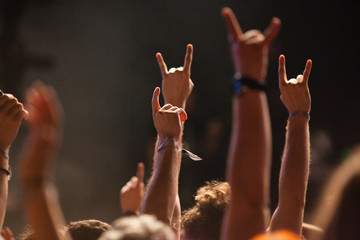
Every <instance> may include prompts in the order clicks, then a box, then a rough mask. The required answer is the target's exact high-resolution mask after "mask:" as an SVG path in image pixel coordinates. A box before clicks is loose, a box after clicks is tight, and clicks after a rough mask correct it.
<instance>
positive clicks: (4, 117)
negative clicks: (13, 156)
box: [0, 92, 27, 154]
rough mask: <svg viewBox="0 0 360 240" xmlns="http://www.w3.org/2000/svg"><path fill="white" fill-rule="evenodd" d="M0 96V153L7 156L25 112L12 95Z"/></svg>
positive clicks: (25, 114)
mask: <svg viewBox="0 0 360 240" xmlns="http://www.w3.org/2000/svg"><path fill="white" fill-rule="evenodd" d="M0 95H1V96H0V151H2V152H5V154H8V152H9V149H10V146H11V144H12V142H13V141H14V139H15V137H16V135H17V133H18V131H19V127H20V124H21V122H22V120H23V119H24V118H25V117H26V116H27V111H26V110H25V109H24V106H23V105H22V104H21V103H20V102H19V101H18V100H17V99H16V98H15V97H14V96H13V95H11V94H2V92H1V94H0Z"/></svg>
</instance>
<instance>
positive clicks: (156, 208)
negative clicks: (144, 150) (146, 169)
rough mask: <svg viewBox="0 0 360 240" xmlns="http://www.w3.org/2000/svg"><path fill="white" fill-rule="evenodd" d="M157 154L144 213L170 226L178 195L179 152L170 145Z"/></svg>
mask: <svg viewBox="0 0 360 240" xmlns="http://www.w3.org/2000/svg"><path fill="white" fill-rule="evenodd" d="M155 152H156V155H155V156H156V159H154V160H155V161H154V169H153V175H152V177H151V179H150V182H149V184H148V187H147V190H146V193H145V197H144V202H143V206H142V213H146V214H154V215H156V217H157V218H158V219H160V220H162V221H164V222H166V223H167V224H169V225H170V223H171V219H172V216H173V212H174V207H175V201H176V196H177V194H178V165H179V159H178V156H179V151H178V150H177V148H176V146H175V145H168V146H167V147H165V148H164V149H163V150H161V151H160V152H158V151H157V149H156V150H155Z"/></svg>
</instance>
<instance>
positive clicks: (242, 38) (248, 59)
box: [221, 8, 280, 240]
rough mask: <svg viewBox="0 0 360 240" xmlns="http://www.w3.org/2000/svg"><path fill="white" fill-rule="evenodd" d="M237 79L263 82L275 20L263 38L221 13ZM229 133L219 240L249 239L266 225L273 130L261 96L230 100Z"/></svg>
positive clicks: (231, 15) (251, 92) (227, 13)
mask: <svg viewBox="0 0 360 240" xmlns="http://www.w3.org/2000/svg"><path fill="white" fill-rule="evenodd" d="M222 16H223V18H224V20H225V24H226V26H227V28H228V34H229V37H228V39H229V43H230V51H231V55H232V59H233V64H234V72H235V74H237V75H240V76H243V77H248V78H252V79H253V80H254V81H257V82H259V83H265V77H266V72H267V66H268V54H269V46H270V44H271V42H272V41H273V40H274V39H275V37H276V36H277V33H278V31H279V29H280V20H279V19H278V18H273V19H272V21H271V24H270V26H269V27H268V28H267V30H266V31H265V32H264V33H261V32H260V31H258V30H250V31H247V32H245V33H243V32H242V30H241V27H240V25H239V24H238V22H237V20H236V17H235V15H234V13H233V12H232V11H231V9H229V8H224V9H223V10H222ZM232 109H233V110H232V112H233V113H232V132H231V139H230V147H229V153H228V159H227V173H226V178H227V181H228V182H229V184H230V185H231V189H232V194H231V199H230V203H229V205H228V207H227V209H226V212H225V216H224V220H223V226H222V233H221V239H226V240H228V239H234V240H235V239H236V240H239V239H240V240H241V239H244V240H245V239H246V240H248V239H250V238H251V237H253V236H255V235H257V234H260V233H263V232H265V230H266V228H267V226H268V224H269V216H270V214H269V174H270V160H271V159H270V156H271V147H272V143H271V128H270V117H269V110H268V105H267V98H266V95H265V93H264V92H262V91H255V90H249V91H247V92H246V93H244V94H243V95H242V96H241V97H238V98H236V97H234V98H233V101H232Z"/></svg>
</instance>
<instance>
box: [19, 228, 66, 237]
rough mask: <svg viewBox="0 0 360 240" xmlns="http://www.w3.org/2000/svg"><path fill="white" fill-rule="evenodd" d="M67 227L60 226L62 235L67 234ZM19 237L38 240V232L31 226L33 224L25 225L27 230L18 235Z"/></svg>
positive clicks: (59, 229)
mask: <svg viewBox="0 0 360 240" xmlns="http://www.w3.org/2000/svg"><path fill="white" fill-rule="evenodd" d="M66 229H67V227H66V226H60V227H59V228H58V231H59V233H60V234H61V236H64V235H65V231H66ZM17 239H19V240H36V233H35V231H34V230H33V228H32V227H31V225H27V226H26V227H25V230H24V231H23V232H22V233H21V234H20V235H19V236H18V238H17Z"/></svg>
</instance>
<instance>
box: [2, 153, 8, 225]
mask: <svg viewBox="0 0 360 240" xmlns="http://www.w3.org/2000/svg"><path fill="white" fill-rule="evenodd" d="M0 167H1V168H3V169H9V159H7V158H6V157H4V156H2V155H1V153H0ZM7 198H8V175H7V174H6V172H4V171H0V229H2V226H3V223H4V219H5V213H6V204H7Z"/></svg>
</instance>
